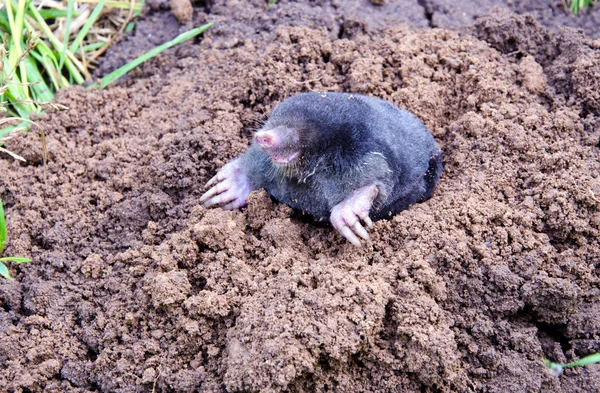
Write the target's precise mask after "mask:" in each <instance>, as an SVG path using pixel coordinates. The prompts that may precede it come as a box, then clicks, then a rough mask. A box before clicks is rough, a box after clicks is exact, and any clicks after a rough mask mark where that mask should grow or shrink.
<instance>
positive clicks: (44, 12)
mask: <svg viewBox="0 0 600 393" xmlns="http://www.w3.org/2000/svg"><path fill="white" fill-rule="evenodd" d="M38 12H39V13H40V15H41V16H42V18H44V19H45V20H48V19H58V18H66V17H67V13H68V10H57V9H47V8H42V9H41V10H38ZM78 16H79V12H75V11H74V10H73V15H72V17H73V18H77V17H78Z"/></svg>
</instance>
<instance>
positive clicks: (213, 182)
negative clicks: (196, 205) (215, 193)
mask: <svg viewBox="0 0 600 393" xmlns="http://www.w3.org/2000/svg"><path fill="white" fill-rule="evenodd" d="M218 178H219V174H218V173H217V174H216V175H214V176H213V177H212V178H211V179H210V180H209V181H208V182H207V183H206V185H205V186H204V187H210V186H212V185H213V184H215V183H216V182H217V180H218Z"/></svg>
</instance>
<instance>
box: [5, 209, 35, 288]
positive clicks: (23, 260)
mask: <svg viewBox="0 0 600 393" xmlns="http://www.w3.org/2000/svg"><path fill="white" fill-rule="evenodd" d="M6 240H7V233H6V220H5V219H4V207H3V206H2V200H0V255H2V253H3V252H4V246H5V245H6ZM5 262H14V263H27V262H31V259H29V258H20V257H4V258H0V275H1V276H3V277H4V278H6V279H8V280H12V277H11V276H10V273H9V272H8V267H6V265H5V264H4V263H5Z"/></svg>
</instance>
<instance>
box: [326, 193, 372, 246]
mask: <svg viewBox="0 0 600 393" xmlns="http://www.w3.org/2000/svg"><path fill="white" fill-rule="evenodd" d="M378 193H379V190H378V189H377V186H375V185H370V186H365V187H361V188H357V189H356V190H354V192H352V194H350V196H349V197H347V198H346V199H344V200H343V201H342V202H340V203H338V204H337V205H335V206H334V207H333V209H332V210H331V217H330V219H331V225H333V227H334V228H335V229H337V230H338V232H340V233H341V234H342V236H344V237H345V238H346V239H348V241H350V243H352V244H354V245H355V246H360V240H359V238H358V236H360V237H361V238H363V239H365V240H368V239H369V234H368V233H367V231H366V229H365V228H364V227H363V225H362V224H361V220H362V222H364V223H365V224H366V225H367V226H368V227H369V228H373V221H371V218H370V217H369V211H370V210H371V206H372V205H373V201H374V200H375V198H376V197H377V194H378ZM357 235H358V236H357Z"/></svg>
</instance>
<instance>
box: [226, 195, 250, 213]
mask: <svg viewBox="0 0 600 393" xmlns="http://www.w3.org/2000/svg"><path fill="white" fill-rule="evenodd" d="M245 205H246V201H245V200H244V199H241V198H237V199H235V200H233V201H231V202H229V203H228V204H226V205H225V206H223V209H224V210H235V209H239V208H240V207H242V206H245Z"/></svg>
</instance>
